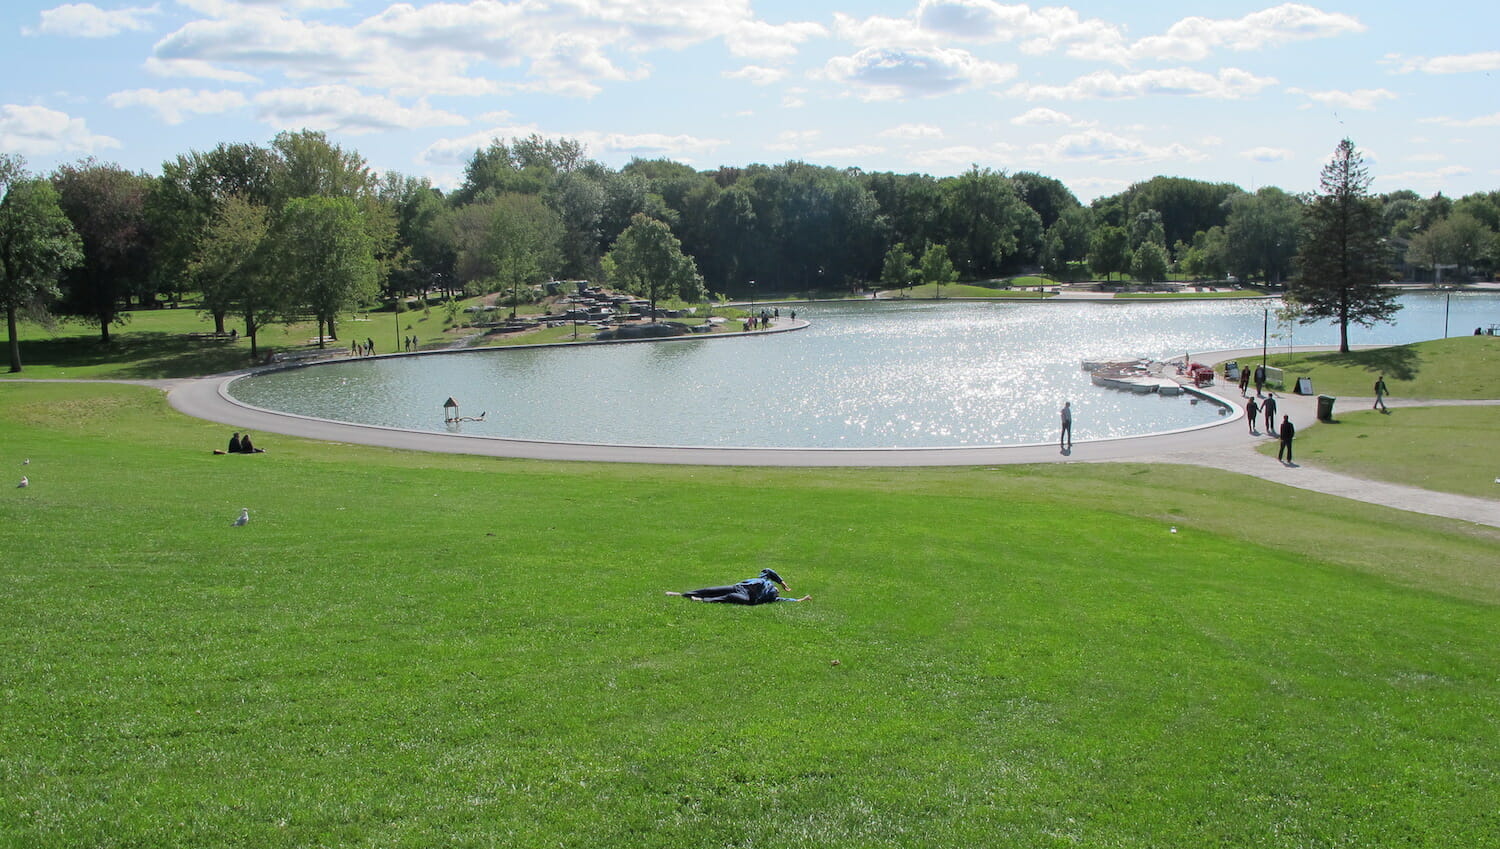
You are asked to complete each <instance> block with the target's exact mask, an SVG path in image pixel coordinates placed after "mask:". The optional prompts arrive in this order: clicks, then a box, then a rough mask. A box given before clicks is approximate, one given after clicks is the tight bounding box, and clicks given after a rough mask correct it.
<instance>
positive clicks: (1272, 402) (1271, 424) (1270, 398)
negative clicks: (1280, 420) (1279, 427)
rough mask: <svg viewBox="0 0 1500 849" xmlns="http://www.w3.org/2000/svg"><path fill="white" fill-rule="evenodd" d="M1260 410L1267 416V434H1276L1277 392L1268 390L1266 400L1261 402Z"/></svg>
mask: <svg viewBox="0 0 1500 849" xmlns="http://www.w3.org/2000/svg"><path fill="white" fill-rule="evenodd" d="M1260 411H1261V413H1262V414H1264V415H1265V417H1266V435H1267V436H1275V435H1276V393H1275V392H1267V393H1266V400H1264V401H1262V402H1260Z"/></svg>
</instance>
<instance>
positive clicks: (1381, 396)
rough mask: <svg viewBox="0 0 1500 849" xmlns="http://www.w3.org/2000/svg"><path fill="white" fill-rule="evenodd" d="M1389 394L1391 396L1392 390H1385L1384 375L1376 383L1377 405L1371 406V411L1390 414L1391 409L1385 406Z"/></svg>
mask: <svg viewBox="0 0 1500 849" xmlns="http://www.w3.org/2000/svg"><path fill="white" fill-rule="evenodd" d="M1388 394H1390V390H1389V389H1386V388H1385V375H1383V374H1382V375H1381V376H1380V378H1379V379H1377V380H1376V381H1375V403H1374V404H1372V405H1371V406H1370V409H1372V410H1379V411H1380V412H1382V413H1389V412H1390V408H1389V407H1387V406H1386V405H1385V396H1386V395H1388Z"/></svg>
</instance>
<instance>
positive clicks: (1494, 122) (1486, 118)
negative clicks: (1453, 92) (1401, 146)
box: [1413, 112, 1500, 141]
mask: <svg viewBox="0 0 1500 849" xmlns="http://www.w3.org/2000/svg"><path fill="white" fill-rule="evenodd" d="M1422 123H1424V124H1441V125H1443V126H1444V127H1460V128H1472V127H1500V112H1495V113H1492V114H1489V115H1480V116H1479V117H1477V118H1447V117H1443V118H1423V119H1422ZM1413 141H1416V139H1413Z"/></svg>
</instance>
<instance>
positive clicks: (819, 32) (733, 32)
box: [724, 21, 828, 61]
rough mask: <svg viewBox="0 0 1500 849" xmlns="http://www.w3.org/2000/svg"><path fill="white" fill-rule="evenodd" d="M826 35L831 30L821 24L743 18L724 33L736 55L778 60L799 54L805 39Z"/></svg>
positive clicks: (726, 40) (727, 42) (728, 44)
mask: <svg viewBox="0 0 1500 849" xmlns="http://www.w3.org/2000/svg"><path fill="white" fill-rule="evenodd" d="M826 35H828V30H827V29H825V28H823V26H822V25H821V24H814V23H807V22H802V23H788V24H768V23H766V22H765V21H740V22H739V23H738V24H736V25H734V26H733V27H732V28H731V29H730V30H729V32H728V33H726V34H725V35H724V43H725V45H727V46H728V47H729V52H730V53H732V54H734V55H735V56H746V57H752V58H756V59H764V60H768V61H777V60H786V59H790V58H792V57H793V56H796V55H797V47H798V45H800V44H801V43H802V42H804V41H807V40H808V39H810V38H820V37H823V36H826Z"/></svg>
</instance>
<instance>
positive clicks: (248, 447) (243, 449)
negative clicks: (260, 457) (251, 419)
mask: <svg viewBox="0 0 1500 849" xmlns="http://www.w3.org/2000/svg"><path fill="white" fill-rule="evenodd" d="M240 453H241V454H264V453H266V449H264V448H256V447H255V446H254V445H252V444H251V442H250V434H248V433H246V434H245V435H244V436H242V437H240Z"/></svg>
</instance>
